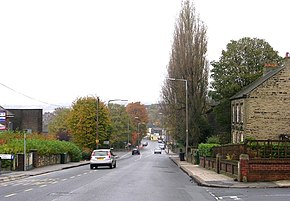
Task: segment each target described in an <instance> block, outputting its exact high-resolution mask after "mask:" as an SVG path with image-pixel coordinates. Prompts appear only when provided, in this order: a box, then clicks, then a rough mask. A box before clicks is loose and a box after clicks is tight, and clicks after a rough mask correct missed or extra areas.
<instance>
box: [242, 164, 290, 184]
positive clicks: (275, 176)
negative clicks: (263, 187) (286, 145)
mask: <svg viewBox="0 0 290 201" xmlns="http://www.w3.org/2000/svg"><path fill="white" fill-rule="evenodd" d="M240 168H241V170H240V171H243V173H241V176H243V177H240V180H241V181H243V180H245V179H246V181H248V182H255V181H277V180H287V179H290V159H251V160H249V161H248V162H246V161H243V163H241V162H240Z"/></svg>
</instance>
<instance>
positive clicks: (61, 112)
mask: <svg viewBox="0 0 290 201" xmlns="http://www.w3.org/2000/svg"><path fill="white" fill-rule="evenodd" d="M69 113H70V109H69V108H56V109H55V110H54V112H53V113H52V116H53V117H52V119H51V120H50V121H49V123H48V132H49V133H55V134H56V135H57V138H58V139H59V140H66V141H68V140H69V139H70V134H69V133H68V122H67V118H68V116H69Z"/></svg>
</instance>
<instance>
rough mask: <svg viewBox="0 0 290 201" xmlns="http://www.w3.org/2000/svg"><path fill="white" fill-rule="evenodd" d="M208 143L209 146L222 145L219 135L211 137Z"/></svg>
mask: <svg viewBox="0 0 290 201" xmlns="http://www.w3.org/2000/svg"><path fill="white" fill-rule="evenodd" d="M206 143H207V144H220V138H219V136H217V135H215V136H211V137H209V138H207V140H206Z"/></svg>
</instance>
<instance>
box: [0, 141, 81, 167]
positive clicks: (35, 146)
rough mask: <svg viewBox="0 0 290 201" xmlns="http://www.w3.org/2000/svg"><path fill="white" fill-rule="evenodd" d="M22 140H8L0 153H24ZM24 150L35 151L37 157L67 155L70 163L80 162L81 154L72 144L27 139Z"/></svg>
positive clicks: (1, 147) (0, 149) (0, 148)
mask: <svg viewBox="0 0 290 201" xmlns="http://www.w3.org/2000/svg"><path fill="white" fill-rule="evenodd" d="M23 144H24V141H23V139H14V140H10V141H9V142H8V143H6V144H4V145H1V146H0V153H7V154H17V153H23V151H24V146H23ZM26 150H27V151H30V150H37V153H38V154H39V155H44V156H49V155H54V154H63V153H67V154H69V155H70V157H71V161H74V162H76V161H80V160H81V158H82V152H81V150H80V148H79V147H77V146H76V145H75V144H74V143H72V142H66V141H58V140H41V139H27V140H26Z"/></svg>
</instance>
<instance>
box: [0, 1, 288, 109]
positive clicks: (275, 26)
mask: <svg viewBox="0 0 290 201" xmlns="http://www.w3.org/2000/svg"><path fill="white" fill-rule="evenodd" d="M180 2H181V1H180V0H110V1H101V0H92V1H89V0H88V1H84V0H47V1H43V0H35V1H30V0H25V1H23V0H21V1H17V0H14V1H0V70H1V71H0V72H1V74H0V75H1V78H0V105H1V106H4V107H6V108H11V107H15V106H18V107H22V108H31V107H33V108H43V109H44V110H46V109H47V108H50V109H51V108H55V107H57V106H69V105H71V103H72V102H73V101H74V100H76V99H77V98H78V97H84V96H91V95H93V96H99V97H100V99H101V100H102V101H108V100H112V99H126V100H128V101H129V102H137V101H140V102H141V103H143V104H152V103H157V102H158V101H159V100H160V90H161V86H162V83H163V81H164V78H165V77H166V68H167V64H168V61H169V56H170V50H171V44H172V39H173V31H174V24H175V22H176V20H177V18H178V14H179V12H180V9H181V3H180ZM194 3H195V8H196V12H197V13H198V14H200V18H201V20H202V21H204V23H205V24H206V25H207V27H208V60H209V61H212V60H218V59H219V57H220V55H221V51H222V50H223V49H225V47H226V45H227V44H228V43H229V42H230V40H239V39H240V38H242V37H257V38H260V39H264V40H266V41H267V42H268V43H269V44H270V45H271V46H272V47H273V48H274V50H276V51H278V52H279V54H280V56H284V55H285V52H287V51H289V50H290V46H289V38H290V29H289V27H288V26H289V16H288V10H289V9H290V1H287V0H279V1H272V0H268V1H252V0H219V1H213V0H195V1H194ZM46 103H49V104H46Z"/></svg>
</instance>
